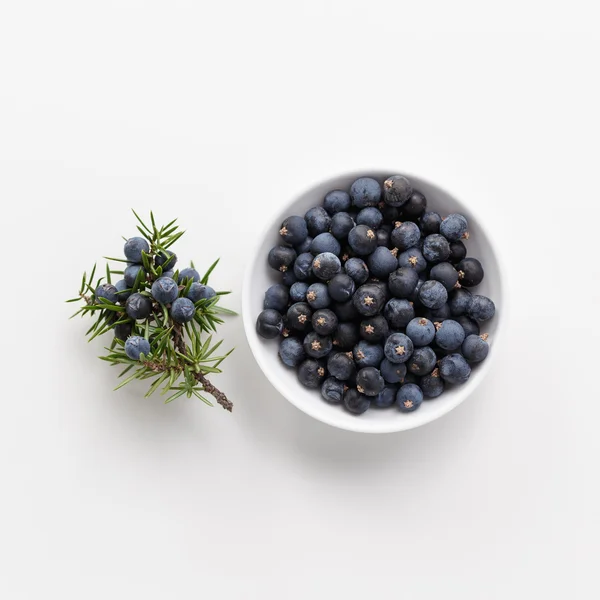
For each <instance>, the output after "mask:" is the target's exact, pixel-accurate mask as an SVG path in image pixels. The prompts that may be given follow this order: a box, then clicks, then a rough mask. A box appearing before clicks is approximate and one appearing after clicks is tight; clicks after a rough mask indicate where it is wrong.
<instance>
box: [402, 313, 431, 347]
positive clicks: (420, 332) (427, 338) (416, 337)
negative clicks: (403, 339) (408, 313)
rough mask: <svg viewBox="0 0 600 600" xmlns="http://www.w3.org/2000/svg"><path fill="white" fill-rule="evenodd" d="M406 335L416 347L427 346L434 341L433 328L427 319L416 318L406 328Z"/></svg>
mask: <svg viewBox="0 0 600 600" xmlns="http://www.w3.org/2000/svg"><path fill="white" fill-rule="evenodd" d="M406 335H407V336H408V337H409V338H410V339H411V341H412V343H413V344H414V345H415V346H416V347H421V346H429V344H431V342H433V340H434V339H435V327H434V325H433V323H432V322H431V321H430V320H429V319H425V318H424V317H416V318H414V319H413V320H412V321H410V323H409V324H408V325H407V326H406Z"/></svg>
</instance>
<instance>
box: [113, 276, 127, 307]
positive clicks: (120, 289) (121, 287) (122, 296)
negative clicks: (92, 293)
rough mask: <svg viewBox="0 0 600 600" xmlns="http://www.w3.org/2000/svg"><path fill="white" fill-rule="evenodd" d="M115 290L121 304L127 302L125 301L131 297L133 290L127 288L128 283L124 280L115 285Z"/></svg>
mask: <svg viewBox="0 0 600 600" xmlns="http://www.w3.org/2000/svg"><path fill="white" fill-rule="evenodd" d="M115 288H116V290H117V298H118V300H119V302H125V300H127V298H129V296H131V290H130V289H129V287H128V286H127V282H126V281H125V280H124V279H119V281H117V283H115Z"/></svg>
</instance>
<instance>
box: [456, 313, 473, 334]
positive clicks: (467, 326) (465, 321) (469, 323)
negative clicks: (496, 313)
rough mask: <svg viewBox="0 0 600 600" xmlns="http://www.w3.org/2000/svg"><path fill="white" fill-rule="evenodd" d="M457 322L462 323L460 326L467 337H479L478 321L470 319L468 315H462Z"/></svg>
mask: <svg viewBox="0 0 600 600" xmlns="http://www.w3.org/2000/svg"><path fill="white" fill-rule="evenodd" d="M455 320H456V322H457V323H460V326H461V327H462V328H463V329H464V330H465V335H466V336H469V335H479V324H478V323H477V321H473V319H470V318H469V317H467V315H461V316H460V317H457V318H456V319H455Z"/></svg>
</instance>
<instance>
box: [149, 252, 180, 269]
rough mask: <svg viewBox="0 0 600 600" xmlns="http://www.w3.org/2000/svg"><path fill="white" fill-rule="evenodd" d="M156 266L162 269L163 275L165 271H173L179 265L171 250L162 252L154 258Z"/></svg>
mask: <svg viewBox="0 0 600 600" xmlns="http://www.w3.org/2000/svg"><path fill="white" fill-rule="evenodd" d="M154 264H155V266H157V267H162V270H163V273H164V272H165V271H169V270H173V269H174V268H175V265H176V264H177V255H176V254H175V253H174V252H171V251H170V250H165V251H162V250H161V251H160V252H159V253H158V254H157V255H156V256H155V257H154Z"/></svg>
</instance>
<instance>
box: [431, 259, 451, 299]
mask: <svg viewBox="0 0 600 600" xmlns="http://www.w3.org/2000/svg"><path fill="white" fill-rule="evenodd" d="M429 279H435V281H439V282H440V283H441V284H442V285H443V286H444V287H445V288H446V291H448V292H450V291H452V290H453V289H454V286H455V285H456V284H457V283H458V271H457V270H456V269H455V268H454V267H453V266H452V265H451V264H450V263H449V262H442V263H438V264H437V265H434V266H433V267H432V269H431V271H430V272H429Z"/></svg>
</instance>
